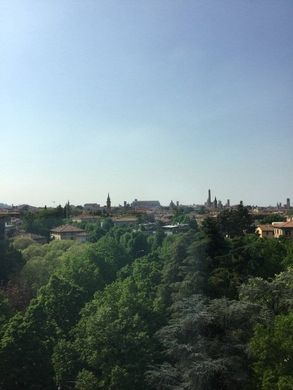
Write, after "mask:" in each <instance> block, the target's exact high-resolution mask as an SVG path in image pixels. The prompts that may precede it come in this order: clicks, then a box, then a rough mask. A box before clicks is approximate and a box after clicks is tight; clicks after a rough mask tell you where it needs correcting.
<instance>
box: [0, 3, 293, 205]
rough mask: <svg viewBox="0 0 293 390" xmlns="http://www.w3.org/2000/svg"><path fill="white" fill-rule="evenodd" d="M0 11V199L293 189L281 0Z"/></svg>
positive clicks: (195, 196) (8, 6)
mask: <svg viewBox="0 0 293 390" xmlns="http://www.w3.org/2000/svg"><path fill="white" fill-rule="evenodd" d="M0 15H1V23H0V47H1V50H2V53H3V55H2V57H3V58H2V59H1V65H0V83H1V88H0V144H1V157H0V178H1V182H0V183H1V184H0V202H3V203H8V202H9V203H10V204H11V203H13V204H21V203H28V204H32V205H37V206H42V205H44V204H47V205H48V206H53V205H57V204H59V203H60V204H65V203H66V202H67V200H68V199H69V200H70V202H71V203H73V204H80V203H82V204H83V203H87V202H97V203H99V202H101V203H102V202H105V200H106V196H107V193H108V192H109V193H110V195H111V200H112V202H113V204H116V205H118V204H119V203H120V204H123V201H124V200H127V201H132V200H134V199H135V198H137V199H158V200H160V202H161V203H162V204H163V205H168V204H169V203H170V201H171V200H173V201H177V200H178V201H179V202H180V203H182V204H201V203H204V202H205V200H206V198H207V195H206V194H207V189H208V188H211V190H212V193H213V194H216V196H217V198H218V199H221V200H222V201H223V202H224V203H225V202H226V200H227V199H228V198H229V199H230V200H231V204H236V203H239V201H240V200H243V202H244V204H254V205H273V206H275V205H276V204H277V203H278V202H282V204H283V203H285V202H286V198H287V197H288V198H292V197H293V182H292V177H293V153H292V146H293V131H292V123H293V77H292V76H293V72H292V69H293V43H292V35H293V26H292V19H293V3H292V2H291V1H289V0H282V1H280V2H276V1H273V0H265V1H264V0H260V1H258V2H250V1H239V2H235V1H231V0H224V1H222V2H217V1H214V0H207V1H205V2H203V1H186V2H184V3H182V2H179V1H178V2H175V1H174V2H170V1H167V0H166V1H162V0H159V1H153V0H150V1H147V2H138V3H137V2H133V1H128V0H126V1H123V2H118V1H110V2H109V1H99V2H92V1H89V0H85V1H83V2H69V1H64V2H58V1H56V0H53V1H50V2H35V1H32V0H28V1H26V2H25V3H24V2H22V1H19V0H16V1H13V0H12V1H5V0H4V1H2V2H1V3H0ZM54 202H55V203H54Z"/></svg>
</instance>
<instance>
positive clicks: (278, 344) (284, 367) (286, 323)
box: [250, 312, 293, 390]
mask: <svg viewBox="0 0 293 390" xmlns="http://www.w3.org/2000/svg"><path fill="white" fill-rule="evenodd" d="M250 347H251V350H252V352H253V355H254V357H255V358H256V359H257V362H256V363H255V364H254V371H255V374H256V378H257V383H258V388H259V389H262V390H274V389H276V390H281V389H282V390H289V389H292V388H293V359H292V357H293V312H291V313H289V314H285V315H278V316H276V317H275V319H274V321H273V323H272V324H271V325H269V326H264V325H257V326H256V329H255V334H254V337H253V338H252V340H251V342H250Z"/></svg>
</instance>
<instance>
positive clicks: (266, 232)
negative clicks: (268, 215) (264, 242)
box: [255, 224, 274, 238]
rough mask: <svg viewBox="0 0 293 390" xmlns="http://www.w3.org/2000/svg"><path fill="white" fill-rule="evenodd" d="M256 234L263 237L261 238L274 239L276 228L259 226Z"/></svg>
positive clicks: (268, 225) (267, 225)
mask: <svg viewBox="0 0 293 390" xmlns="http://www.w3.org/2000/svg"><path fill="white" fill-rule="evenodd" d="M255 232H256V233H257V234H258V235H259V236H260V237H261V238H264V237H266V238H274V226H273V225H270V224H265V225H258V227H257V228H256V230H255Z"/></svg>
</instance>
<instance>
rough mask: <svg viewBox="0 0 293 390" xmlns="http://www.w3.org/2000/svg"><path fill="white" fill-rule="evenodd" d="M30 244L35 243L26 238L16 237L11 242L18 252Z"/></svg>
mask: <svg viewBox="0 0 293 390" xmlns="http://www.w3.org/2000/svg"><path fill="white" fill-rule="evenodd" d="M32 244H35V241H34V240H32V239H31V238H28V237H17V238H15V240H13V246H14V248H15V249H18V250H23V249H26V248H27V247H29V246H30V245H32Z"/></svg>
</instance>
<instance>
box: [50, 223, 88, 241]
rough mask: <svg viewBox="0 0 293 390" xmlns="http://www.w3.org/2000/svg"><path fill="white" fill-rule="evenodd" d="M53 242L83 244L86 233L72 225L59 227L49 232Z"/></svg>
mask: <svg viewBox="0 0 293 390" xmlns="http://www.w3.org/2000/svg"><path fill="white" fill-rule="evenodd" d="M51 238H52V239H53V240H76V241H79V242H84V241H86V239H87V233H86V232H85V230H83V229H79V228H77V227H76V226H73V225H61V226H58V227H56V228H54V229H52V230H51Z"/></svg>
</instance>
